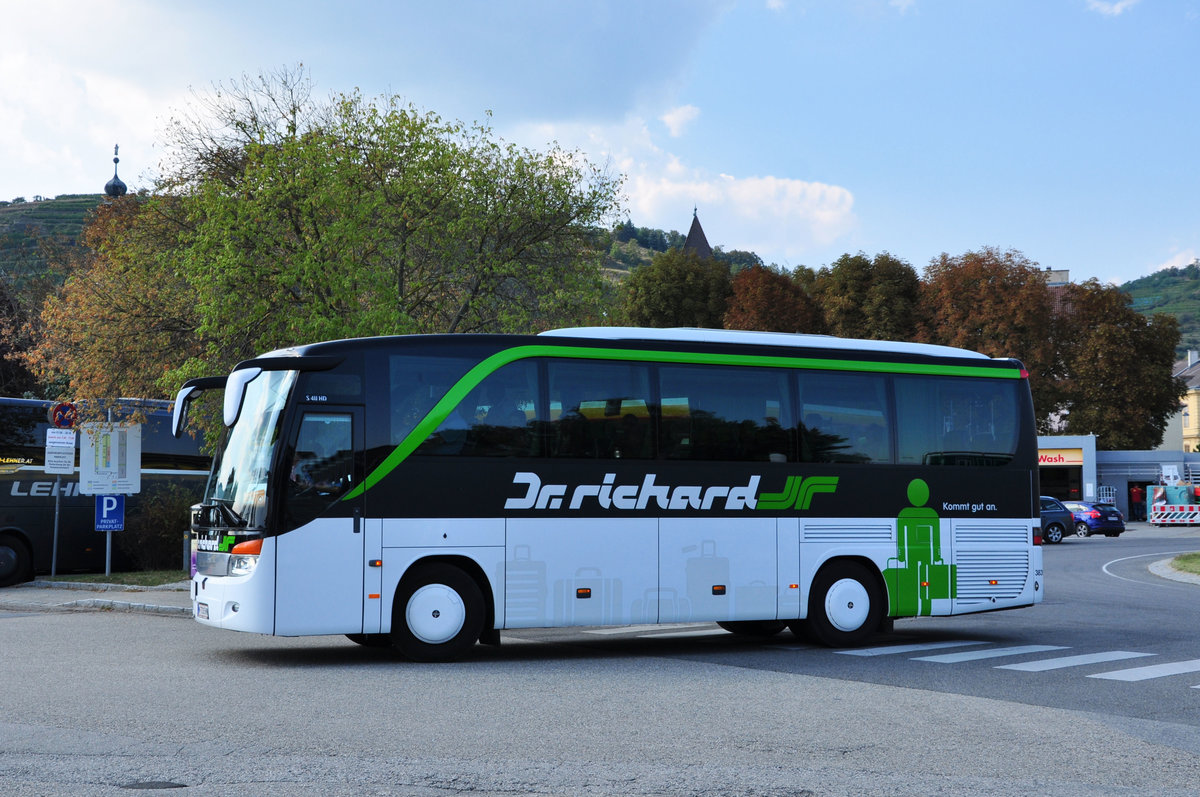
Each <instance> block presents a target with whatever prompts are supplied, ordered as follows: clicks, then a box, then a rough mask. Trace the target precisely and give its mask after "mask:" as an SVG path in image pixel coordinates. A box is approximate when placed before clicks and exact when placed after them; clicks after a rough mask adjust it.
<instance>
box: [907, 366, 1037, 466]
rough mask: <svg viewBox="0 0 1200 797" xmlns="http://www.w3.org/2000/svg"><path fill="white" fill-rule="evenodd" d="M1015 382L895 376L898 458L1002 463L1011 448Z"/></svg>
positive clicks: (928, 462) (926, 461)
mask: <svg viewBox="0 0 1200 797" xmlns="http://www.w3.org/2000/svg"><path fill="white" fill-rule="evenodd" d="M1016 389H1017V388H1016V385H1015V384H1014V385H1012V386H1011V387H1009V388H1008V389H1004V385H1003V384H997V382H996V380H990V379H988V380H981V379H962V378H958V379H950V378H945V379H930V378H916V377H897V378H896V406H897V411H898V412H899V413H900V414H901V416H903V417H904V418H905V419H906V421H905V424H904V427H903V428H902V429H900V430H899V461H900V462H901V463H903V464H923V465H1003V464H1005V463H1006V462H1008V461H1010V460H1011V459H1012V456H1013V454H1014V452H1015V449H1016V441H1017V438H1016V418H1017V415H1016V407H1017V404H1016V401H1017V399H1016V395H1017V394H1016Z"/></svg>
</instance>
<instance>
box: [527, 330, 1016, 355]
mask: <svg viewBox="0 0 1200 797" xmlns="http://www.w3.org/2000/svg"><path fill="white" fill-rule="evenodd" d="M540 334H541V335H542V336H549V337H560V338H591V339H593V340H646V341H656V340H664V341H677V342H682V343H741V344H753V345H756V346H788V347H794V348H804V349H842V350H846V351H863V352H888V353H892V354H911V355H924V356H926V357H955V358H960V359H961V358H972V359H980V360H991V359H992V358H991V357H988V356H987V355H986V354H980V353H979V352H977V351H971V350H970V349H958V348H955V347H953V346H939V345H935V344H932V343H907V342H903V341H895V340H859V339H856V338H838V337H834V336H831V335H803V334H798V333H792V332H748V331H744V330H738V329H694V328H686V327H673V328H669V329H652V328H647V327H568V328H564V329H551V330H548V331H546V332H542V333H540Z"/></svg>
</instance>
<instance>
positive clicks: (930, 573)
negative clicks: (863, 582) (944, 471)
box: [884, 479, 955, 617]
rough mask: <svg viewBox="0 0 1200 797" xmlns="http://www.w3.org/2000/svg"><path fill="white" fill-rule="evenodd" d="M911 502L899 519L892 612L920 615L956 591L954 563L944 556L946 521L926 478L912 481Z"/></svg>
mask: <svg viewBox="0 0 1200 797" xmlns="http://www.w3.org/2000/svg"><path fill="white" fill-rule="evenodd" d="M908 502H909V503H910V504H912V506H910V507H905V508H904V509H901V510H900V514H899V517H898V518H897V520H896V557H895V558H894V559H890V560H888V568H887V570H886V571H885V573H884V577H885V579H886V581H887V585H888V614H889V615H890V616H892V617H919V616H922V615H930V614H932V613H933V601H934V600H935V599H938V598H953V597H954V595H955V583H954V567H953V566H952V565H948V564H946V563H945V562H944V560H943V559H942V523H941V519H940V518H938V514H937V512H936V511H935V510H934V509H933V508H932V507H927V506H925V504H926V503H928V502H929V485H928V484H926V483H925V480H924V479H913V480H912V481H911V482H909V483H908Z"/></svg>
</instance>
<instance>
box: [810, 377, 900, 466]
mask: <svg viewBox="0 0 1200 797" xmlns="http://www.w3.org/2000/svg"><path fill="white" fill-rule="evenodd" d="M800 402H801V407H802V409H801V425H800V439H801V458H802V459H803V460H804V461H806V462H859V463H867V462H885V463H886V462H891V461H892V450H891V449H892V446H891V435H892V432H891V430H892V423H891V413H890V411H889V407H888V400H887V377H886V376H884V375H882V374H844V373H837V372H829V371H804V372H801V373H800Z"/></svg>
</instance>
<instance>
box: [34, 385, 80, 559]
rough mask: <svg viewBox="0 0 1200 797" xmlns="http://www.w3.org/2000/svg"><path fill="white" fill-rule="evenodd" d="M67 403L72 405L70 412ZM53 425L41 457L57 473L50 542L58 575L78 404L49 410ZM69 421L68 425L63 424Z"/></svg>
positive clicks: (73, 460)
mask: <svg viewBox="0 0 1200 797" xmlns="http://www.w3.org/2000/svg"><path fill="white" fill-rule="evenodd" d="M64 407H70V412H69V413H68V412H67V411H66V410H65V409H62V408H64ZM50 422H51V423H53V424H54V427H53V428H50V429H47V430H46V453H45V456H44V458H43V459H42V470H43V471H45V472H46V473H53V474H54V541H53V542H52V543H51V546H50V575H51V576H52V577H53V576H56V575H58V517H59V511H60V509H61V504H62V474H64V473H65V474H71V473H74V472H75V430H74V429H71V428H70V424H73V423H75V407H74V406H73V405H70V404H58V405H56V406H55V407H54V408H53V409H51V411H50ZM60 423H65V424H67V428H63V427H62V426H60V425H59V424H60Z"/></svg>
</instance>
